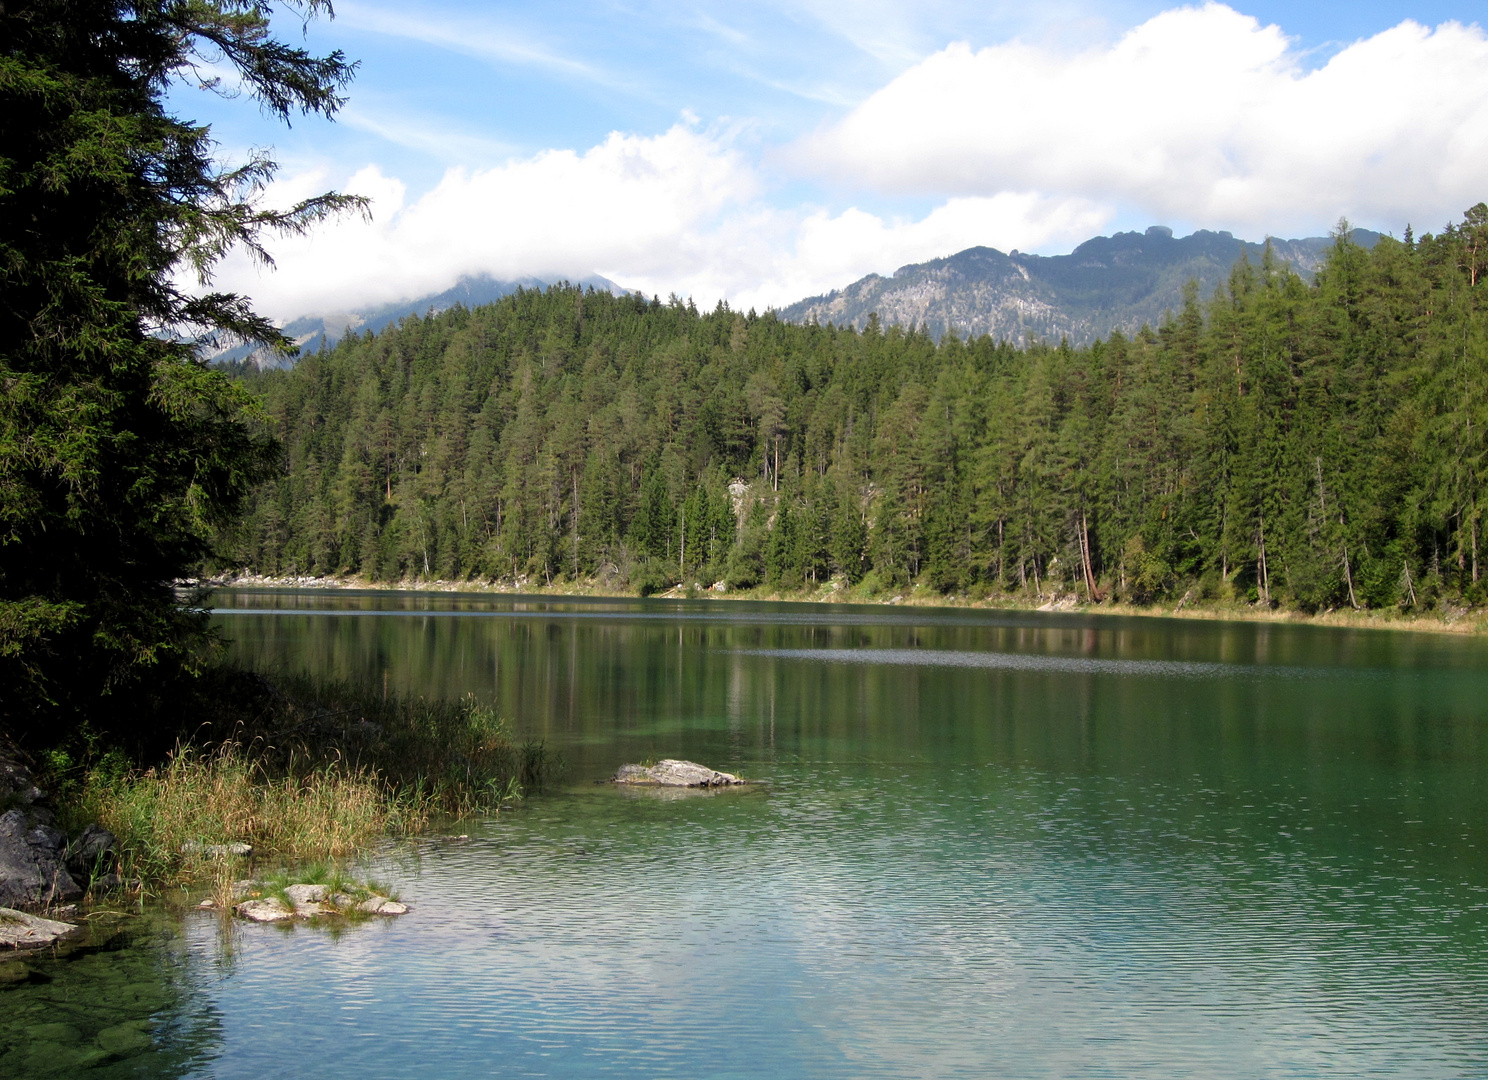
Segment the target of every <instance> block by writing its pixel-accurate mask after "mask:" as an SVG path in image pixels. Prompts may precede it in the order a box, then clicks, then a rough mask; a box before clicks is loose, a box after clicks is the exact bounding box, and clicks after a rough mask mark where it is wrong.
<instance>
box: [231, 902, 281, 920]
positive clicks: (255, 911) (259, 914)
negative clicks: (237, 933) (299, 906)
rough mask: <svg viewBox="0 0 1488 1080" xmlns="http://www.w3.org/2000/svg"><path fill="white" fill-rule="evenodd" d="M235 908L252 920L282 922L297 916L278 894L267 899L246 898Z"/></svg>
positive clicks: (244, 916)
mask: <svg viewBox="0 0 1488 1080" xmlns="http://www.w3.org/2000/svg"><path fill="white" fill-rule="evenodd" d="M233 910H234V911H236V912H237V913H238V914H239V915H241V916H242V917H243V918H245V919H248V920H250V921H252V922H282V921H284V920H285V919H293V918H294V917H295V913H294V911H292V910H291V909H290V908H289V906H288V905H287V904H285V903H284V901H283V900H280V899H279V898H278V897H277V896H271V897H269V898H268V899H267V900H244V901H243V902H242V903H241V904H239V905H238V906H237V907H235V908H234V909H233Z"/></svg>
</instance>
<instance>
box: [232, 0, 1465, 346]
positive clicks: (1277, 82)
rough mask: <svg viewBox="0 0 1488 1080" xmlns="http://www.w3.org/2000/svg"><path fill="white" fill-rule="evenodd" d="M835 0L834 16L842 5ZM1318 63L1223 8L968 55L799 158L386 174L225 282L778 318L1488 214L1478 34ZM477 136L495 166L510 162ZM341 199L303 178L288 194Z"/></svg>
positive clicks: (1356, 51) (609, 149)
mask: <svg viewBox="0 0 1488 1080" xmlns="http://www.w3.org/2000/svg"><path fill="white" fill-rule="evenodd" d="M815 3H816V5H817V7H818V8H819V9H821V10H820V11H817V12H816V15H817V16H818V17H821V12H822V11H828V12H829V11H830V10H831V9H833V6H834V3H835V0H815ZM1303 61H1304V58H1303V57H1301V56H1299V55H1298V54H1297V53H1296V52H1295V50H1294V48H1293V45H1292V43H1291V42H1290V41H1289V40H1288V39H1287V38H1286V37H1285V35H1284V34H1283V33H1282V32H1281V31H1280V30H1279V29H1277V28H1276V27H1274V26H1262V25H1260V24H1259V23H1258V22H1257V21H1256V20H1254V19H1251V18H1249V17H1247V16H1244V15H1240V14H1238V13H1236V12H1235V11H1233V10H1231V9H1230V8H1228V7H1224V6H1221V5H1218V4H1210V5H1208V6H1205V7H1202V8H1182V9H1178V10H1174V11H1169V12H1166V13H1164V14H1162V15H1159V16H1157V17H1155V18H1153V19H1150V20H1149V21H1147V22H1146V23H1144V24H1142V25H1141V26H1138V27H1137V28H1136V29H1134V30H1131V31H1129V32H1127V33H1126V34H1124V35H1123V36H1120V37H1119V38H1117V39H1115V40H1114V41H1109V42H1107V43H1105V44H1103V45H1100V46H1096V47H1089V46H1086V45H1079V46H1059V45H1057V44H1048V43H1045V44H1030V43H1029V42H1026V41H1013V42H1011V43H1007V44H1002V45H998V46H994V47H991V48H987V49H982V50H980V51H973V50H972V49H971V48H970V47H969V46H967V45H952V46H949V47H947V48H945V49H943V50H941V51H940V52H938V53H935V54H934V55H932V56H930V57H928V58H927V59H925V60H923V61H922V62H919V63H917V64H916V65H915V66H913V67H912V68H910V69H909V70H908V71H906V72H904V73H903V74H902V75H900V76H899V77H897V78H895V79H893V81H891V82H889V83H888V85H887V86H884V87H883V88H882V89H881V90H879V91H878V92H877V93H875V94H873V95H872V96H871V97H869V98H868V99H867V100H865V101H863V102H862V103H861V104H860V105H859V106H858V107H857V108H856V109H855V110H853V111H851V112H850V113H849V114H848V115H846V116H845V117H844V118H843V119H842V120H840V121H839V122H838V123H836V124H834V125H833V126H830V127H828V128H826V129H824V130H822V131H820V132H819V133H817V134H816V135H815V136H812V137H810V138H808V139H806V140H805V141H803V142H801V143H799V144H796V145H795V146H794V147H792V148H790V149H788V150H787V151H784V152H780V151H776V152H773V153H761V151H760V147H759V146H758V144H757V139H756V134H757V133H756V132H755V131H754V130H753V129H751V128H750V127H749V126H747V125H740V126H738V127H735V128H732V129H724V128H720V127H712V128H710V127H707V126H704V125H702V124H700V122H699V121H698V120H697V118H696V117H694V116H693V115H691V114H690V113H688V112H684V113H683V117H684V118H683V120H682V122H680V123H678V124H677V125H676V126H674V127H672V128H671V129H670V130H668V131H666V132H663V133H661V134H658V135H651V136H646V135H636V134H622V133H614V134H611V135H610V136H609V137H608V138H606V139H605V140H604V141H603V142H601V143H600V144H599V145H597V146H594V147H592V148H590V149H588V150H584V151H573V150H549V151H544V152H543V153H540V154H537V155H534V156H531V157H526V158H519V159H513V160H510V161H507V162H506V163H504V164H501V165H499V166H496V167H494V168H469V167H466V168H461V169H454V170H451V171H449V172H447V173H446V174H445V175H444V177H443V179H442V180H441V182H440V183H439V184H437V185H436V186H435V187H434V188H433V189H432V190H429V191H427V192H423V193H420V194H417V195H410V193H409V192H408V191H407V190H406V188H405V185H404V184H403V183H402V182H400V181H399V180H398V179H396V178H394V177H391V176H389V175H387V174H386V171H385V170H383V169H380V168H378V167H377V166H373V165H369V166H367V167H365V168H363V169H362V170H361V171H360V172H357V173H356V174H355V175H353V176H351V177H350V179H349V180H348V181H345V182H343V183H341V184H340V186H341V187H343V188H344V189H345V190H349V191H354V192H359V193H362V194H366V195H368V196H370V197H372V199H373V201H374V220H373V221H372V222H371V223H365V222H361V221H358V220H350V219H348V220H343V221H339V222H336V223H333V224H329V225H326V226H323V227H321V228H319V229H317V230H315V231H314V232H313V233H312V234H311V235H310V236H308V237H305V238H297V239H293V240H286V241H283V242H281V243H278V244H276V245H274V246H273V250H274V252H275V254H276V256H277V257H278V260H279V270H278V271H277V272H275V273H272V274H260V273H259V272H258V271H257V270H256V269H255V268H253V267H252V266H250V265H249V264H248V262H247V260H246V259H244V258H242V257H240V256H234V257H233V258H231V259H229V260H228V261H227V262H226V263H224V265H223V266H222V268H221V272H220V273H219V275H218V284H219V285H220V286H223V287H227V288H230V289H234V290H236V291H241V292H244V293H247V294H248V295H250V296H252V297H253V298H254V299H255V301H256V302H257V303H258V305H259V307H260V308H261V310H263V311H264V312H265V313H266V314H269V315H271V316H274V317H277V318H281V319H289V318H292V317H294V316H297V315H302V314H312V313H326V312H333V311H346V310H358V309H365V308H368V307H371V306H374V305H377V304H380V303H385V302H388V301H393V300H401V299H411V298H414V297H418V296H422V295H427V294H429V293H433V292H438V291H441V290H443V289H445V288H448V287H449V286H450V285H452V284H453V283H454V282H455V280H456V279H457V278H459V277H460V276H461V275H474V274H483V273H484V274H490V275H493V276H495V277H498V278H507V279H510V278H519V277H528V276H532V277H539V278H544V279H547V280H553V279H556V278H559V277H566V278H569V279H575V278H581V277H586V276H589V275H591V274H602V275H604V276H606V277H609V278H611V279H613V280H615V281H617V282H619V283H620V284H622V285H624V286H626V287H629V288H636V289H640V290H643V291H645V292H647V293H658V294H660V295H662V296H665V295H667V294H668V293H671V292H677V293H679V294H681V295H690V296H692V297H694V298H695V299H696V300H697V302H698V303H699V304H700V305H711V304H712V303H713V301H714V300H716V299H718V298H724V299H727V300H729V302H730V303H732V304H735V305H736V306H740V307H748V306H754V307H760V308H763V307H766V306H772V305H776V306H778V305H783V304H787V303H790V302H793V301H795V300H797V299H800V298H802V297H804V296H808V295H811V294H814V293H819V292H825V291H827V290H829V289H832V288H836V287H840V286H842V285H845V284H847V283H849V282H851V281H853V280H855V279H856V278H858V277H860V276H862V275H863V274H866V273H869V272H879V273H888V272H891V271H892V270H894V269H895V268H896V267H898V266H900V265H903V264H905V263H909V262H918V261H922V260H925V259H929V258H934V257H936V256H940V255H947V254H951V253H953V252H956V251H960V250H962V249H964V248H967V247H971V246H974V245H977V244H986V245H989V246H993V247H998V248H1001V249H1003V250H1008V249H1010V248H1014V247H1017V248H1022V249H1024V250H1035V251H1045V252H1048V251H1053V250H1069V247H1070V246H1072V245H1073V244H1074V243H1077V242H1079V241H1080V240H1083V239H1085V238H1087V237H1089V236H1091V235H1092V234H1094V233H1096V232H1098V231H1102V230H1104V229H1107V228H1108V227H1109V226H1111V225H1112V224H1113V223H1116V222H1121V223H1133V224H1147V223H1150V222H1153V221H1158V222H1167V223H1170V224H1173V225H1180V226H1195V227H1208V228H1228V229H1231V230H1233V231H1235V232H1237V233H1239V234H1241V235H1246V236H1250V237H1259V236H1261V235H1263V234H1266V233H1271V234H1276V235H1308V234H1314V235H1315V234H1317V233H1319V232H1321V231H1323V230H1324V229H1326V228H1327V227H1328V226H1329V225H1330V224H1331V223H1332V222H1333V221H1334V220H1336V218H1337V217H1338V215H1339V214H1347V215H1348V216H1349V217H1350V218H1351V219H1353V220H1354V221H1356V222H1357V223H1359V224H1362V225H1369V226H1374V227H1384V228H1392V229H1398V228H1401V227H1403V225H1404V224H1405V222H1407V221H1410V222H1412V223H1414V224H1415V225H1416V226H1417V228H1418V229H1420V230H1424V229H1428V228H1435V227H1437V226H1439V225H1440V224H1442V223H1444V222H1445V221H1447V220H1450V219H1452V218H1454V217H1455V216H1456V215H1457V214H1459V213H1460V212H1461V210H1462V209H1463V208H1464V207H1466V206H1468V205H1470V204H1472V203H1476V202H1478V201H1479V200H1480V199H1482V198H1484V197H1485V196H1488V39H1485V36H1484V34H1483V32H1482V31H1481V30H1479V29H1478V28H1476V27H1463V26H1461V25H1459V24H1455V23H1448V24H1445V25H1443V26H1441V27H1438V28H1437V29H1435V30H1434V31H1433V30H1428V29H1426V28H1424V27H1421V26H1419V25H1417V24H1415V23H1411V22H1406V23H1402V24H1401V25H1400V26H1397V27H1395V28H1394V29H1392V30H1389V31H1386V32H1384V33H1381V34H1378V35H1376V36H1374V37H1372V38H1369V39H1367V40H1364V41H1359V42H1356V43H1354V44H1352V45H1350V46H1348V47H1345V48H1343V49H1341V50H1340V51H1338V52H1337V53H1336V54H1335V55H1334V56H1333V57H1332V58H1331V59H1330V60H1329V61H1328V62H1327V63H1326V64H1324V65H1322V66H1321V67H1308V66H1307V65H1306V64H1305V63H1304V62H1303ZM353 120H354V122H355V123H357V124H359V125H362V126H366V127H368V128H370V129H374V130H379V131H384V133H386V134H389V136H390V137H397V138H401V139H403V140H404V141H410V142H415V143H418V142H421V141H424V140H426V141H429V142H431V143H433V144H447V143H449V141H450V139H451V134H450V132H451V131H452V130H453V131H455V134H457V135H458V134H460V132H459V130H458V129H446V130H439V129H437V127H436V126H435V125H433V124H427V125H422V126H424V127H426V128H427V130H422V131H421V130H419V127H420V126H421V125H420V124H419V123H417V122H415V123H413V124H412V125H410V123H409V122H408V119H407V118H406V117H404V118H400V117H398V116H397V115H396V110H395V111H394V113H393V114H389V113H388V112H387V111H386V110H383V111H381V112H376V111H374V112H369V113H368V114H366V115H365V116H364V115H362V114H360V113H358V114H355V115H354V117H353ZM462 145H464V153H466V154H469V155H471V157H478V158H484V159H485V160H491V159H492V158H493V157H494V156H496V155H497V154H498V153H499V152H500V150H499V147H497V146H495V145H490V146H487V145H484V144H481V145H476V143H475V142H473V141H470V142H468V143H467V144H462ZM471 157H467V158H466V160H467V161H468V160H470V159H471ZM792 170H796V173H795V175H796V176H799V172H800V170H807V171H813V170H814V171H815V172H816V173H817V174H826V175H830V176H833V177H836V178H838V179H839V180H842V181H845V183H846V184H847V185H848V186H849V188H850V189H852V190H857V191H860V192H862V191H866V192H876V193H878V194H880V195H882V194H891V195H908V196H911V197H912V198H914V199H916V200H918V201H920V202H921V203H922V204H923V205H927V206H931V207H933V208H932V209H929V210H927V211H926V212H924V213H923V214H921V215H918V216H912V217H905V218H902V219H898V218H895V219H890V218H886V217H884V216H881V215H877V214H873V213H869V212H867V211H866V210H864V209H861V208H858V207H853V206H852V205H851V203H850V201H848V200H839V201H838V202H837V203H836V204H835V205H826V206H824V205H822V202H821V201H816V202H811V201H808V200H809V199H810V196H802V195H800V194H799V190H800V189H798V188H795V189H793V188H788V187H784V186H783V185H782V181H786V180H789V179H790V174H791V172H792ZM348 171H349V170H348ZM342 175H345V174H344V173H343V174H342ZM336 184H337V178H335V177H329V176H327V175H324V174H322V173H319V172H315V171H311V170H302V171H300V172H298V173H296V174H295V175H293V176H290V177H288V178H287V179H286V180H285V181H284V183H282V184H281V185H279V186H278V187H276V189H275V192H274V197H275V199H277V200H280V201H287V200H289V199H291V198H293V197H303V196H305V195H308V194H312V193H314V192H315V191H318V190H322V189H324V188H325V187H330V186H336ZM782 191H792V192H794V194H792V195H791V196H789V197H787V196H784V195H782V194H781V192H782ZM844 206H846V208H845V209H844Z"/></svg>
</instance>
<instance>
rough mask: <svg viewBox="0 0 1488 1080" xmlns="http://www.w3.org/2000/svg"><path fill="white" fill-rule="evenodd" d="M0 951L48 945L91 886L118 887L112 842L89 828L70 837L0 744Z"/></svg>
mask: <svg viewBox="0 0 1488 1080" xmlns="http://www.w3.org/2000/svg"><path fill="white" fill-rule="evenodd" d="M0 810H3V811H4V812H3V813H0V949H6V948H8V949H35V948H42V947H44V946H47V945H51V944H53V943H55V942H57V941H60V940H61V939H62V938H64V937H66V936H68V935H69V934H71V933H72V932H73V931H75V930H76V929H77V928H76V926H75V925H74V924H72V923H68V922H62V921H60V920H58V919H54V918H46V917H43V915H44V914H53V915H54V914H63V913H70V909H71V904H72V902H73V901H75V900H80V899H82V897H83V896H84V894H85V893H87V892H90V891H97V890H104V889H110V888H118V887H119V886H120V885H123V884H124V882H123V881H121V880H120V878H119V876H118V873H117V870H118V859H117V844H116V842H115V840H114V836H113V834H112V833H110V832H109V831H108V830H107V829H103V828H100V827H99V826H97V825H89V826H87V827H86V828H84V829H83V830H82V831H81V832H79V833H78V834H77V835H76V836H74V837H72V838H71V839H69V838H68V836H67V834H66V833H64V832H63V831H62V830H61V829H59V828H58V827H57V815H56V812H55V811H54V810H53V809H52V806H51V804H50V802H49V800H48V799H47V794H46V792H44V791H43V790H42V789H41V788H40V787H38V786H37V784H36V781H35V779H34V777H33V776H32V775H31V770H30V769H28V768H26V766H25V765H23V764H21V763H20V762H19V761H18V760H16V758H15V756H14V755H12V754H9V753H7V752H5V751H4V750H3V749H0Z"/></svg>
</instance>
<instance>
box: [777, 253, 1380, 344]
mask: <svg viewBox="0 0 1488 1080" xmlns="http://www.w3.org/2000/svg"><path fill="white" fill-rule="evenodd" d="M1378 239H1379V234H1378V233H1373V232H1369V231H1367V230H1363V229H1360V230H1357V231H1356V232H1355V233H1354V241H1355V242H1356V243H1358V244H1360V245H1362V246H1365V247H1370V246H1373V244H1374V243H1375V242H1376V241H1377V240H1378ZM1332 243H1333V241H1332V240H1331V239H1329V238H1327V237H1311V238H1308V239H1304V240H1272V241H1271V245H1272V252H1273V255H1274V256H1275V257H1276V258H1277V259H1278V260H1280V261H1281V262H1284V263H1287V264H1289V265H1290V266H1291V267H1292V268H1293V269H1294V270H1296V271H1297V272H1298V273H1300V274H1302V275H1303V276H1304V277H1310V276H1311V275H1312V273H1313V272H1314V271H1315V270H1316V269H1317V268H1318V266H1319V265H1320V264H1321V262H1322V259H1323V257H1324V254H1325V253H1326V251H1327V249H1328V248H1329V246H1330V245H1331V244H1332ZM1263 251H1264V245H1262V244H1251V243H1247V242H1245V241H1243V240H1237V239H1236V238H1235V237H1234V236H1232V235H1231V234H1229V233H1227V232H1207V231H1200V232H1196V233H1194V234H1193V235H1192V236H1185V237H1182V238H1175V237H1174V236H1173V233H1172V230H1170V229H1165V228H1161V227H1158V226H1154V227H1153V228H1150V229H1148V230H1147V231H1146V232H1145V233H1135V232H1130V233H1117V234H1116V235H1115V236H1098V237H1096V238H1094V239H1092V240H1087V241H1086V242H1085V243H1083V244H1081V245H1080V246H1079V247H1077V248H1076V249H1075V250H1074V251H1073V252H1071V253H1070V254H1068V255H1053V256H1044V255H1024V254H1020V253H1019V252H1017V251H1014V252H1011V253H1010V254H1003V253H1002V252H1000V251H997V250H996V249H994V248H986V247H975V248H968V249H967V250H965V251H962V252H960V253H959V254H956V255H951V256H948V257H947V258H944V259H935V260H932V261H931V262H926V263H917V264H914V265H911V266H902V267H900V268H899V269H898V270H896V271H894V275H893V277H888V278H886V277H881V276H879V275H877V274H870V275H868V276H867V277H865V278H863V279H861V280H860V281H856V282H854V283H853V284H851V285H849V286H847V287H846V288H845V289H841V290H838V291H835V292H832V293H829V294H827V295H826V296H813V297H810V298H808V299H806V300H802V301H800V302H798V303H795V304H792V305H791V306H790V307H787V308H785V309H783V310H782V311H780V312H779V314H780V317H781V318H783V319H786V320H788V321H790V322H812V321H815V322H819V323H828V322H830V323H835V324H836V325H838V326H853V327H856V328H858V329H862V328H863V327H864V326H865V325H867V322H868V318H869V316H870V315H872V314H875V313H876V314H877V315H878V318H879V321H880V322H881V323H882V324H883V325H885V326H888V325H894V324H897V325H900V326H905V327H908V326H916V327H919V328H921V329H923V330H925V331H926V332H927V333H929V334H930V335H931V336H932V337H935V338H937V339H938V338H940V337H941V336H942V335H943V334H945V333H946V332H947V331H948V330H954V331H955V332H956V333H957V334H959V335H960V336H962V337H965V336H968V335H969V336H972V337H980V336H981V335H983V334H990V335H991V336H992V337H993V338H997V339H1006V340H1009V341H1012V342H1014V343H1016V344H1020V345H1021V344H1023V343H1024V342H1025V341H1027V340H1028V339H1030V338H1032V339H1035V340H1044V341H1049V342H1057V341H1059V340H1060V339H1061V338H1065V337H1068V338H1069V340H1070V343H1071V344H1072V345H1083V344H1088V343H1089V342H1091V341H1094V340H1096V339H1098V338H1103V337H1106V336H1108V335H1109V334H1110V333H1111V332H1112V331H1114V330H1120V331H1122V332H1123V333H1127V334H1131V333H1135V332H1136V331H1137V330H1139V329H1140V328H1141V327H1142V326H1143V325H1150V326H1154V327H1155V326H1157V325H1159V324H1160V323H1161V321H1162V320H1163V318H1164V317H1165V316H1166V315H1167V313H1168V312H1170V311H1176V310H1178V309H1179V308H1180V307H1181V306H1182V303H1183V288H1184V286H1185V285H1186V284H1187V283H1188V282H1189V281H1197V282H1198V287H1199V296H1200V298H1201V299H1208V298H1209V297H1210V296H1211V295H1213V293H1214V290H1215V288H1216V287H1217V286H1218V285H1220V284H1221V283H1222V282H1224V281H1227V280H1228V278H1229V275H1230V271H1231V269H1232V268H1233V267H1234V265H1235V263H1236V262H1237V261H1239V259H1240V258H1241V257H1242V256H1244V257H1246V258H1248V259H1250V261H1251V262H1253V263H1257V264H1259V262H1260V260H1261V257H1262V253H1263Z"/></svg>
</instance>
